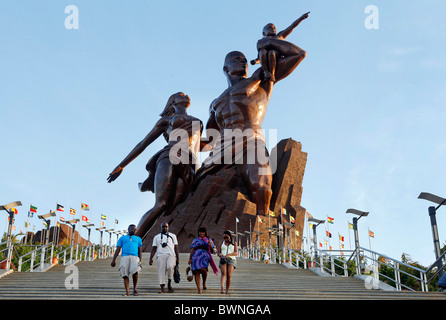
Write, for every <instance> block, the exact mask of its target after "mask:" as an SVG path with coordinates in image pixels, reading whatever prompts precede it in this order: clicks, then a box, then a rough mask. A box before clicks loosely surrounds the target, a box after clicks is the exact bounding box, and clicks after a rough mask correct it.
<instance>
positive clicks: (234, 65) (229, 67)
mask: <svg viewBox="0 0 446 320" xmlns="http://www.w3.org/2000/svg"><path fill="white" fill-rule="evenodd" d="M223 71H224V72H225V74H226V75H227V76H228V77H230V76H242V77H246V76H247V75H248V60H246V57H245V55H244V54H243V53H242V52H240V51H231V52H229V53H228V54H227V55H226V57H225V63H224V65H223Z"/></svg>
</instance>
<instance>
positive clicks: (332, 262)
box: [311, 249, 351, 277]
mask: <svg viewBox="0 0 446 320" xmlns="http://www.w3.org/2000/svg"><path fill="white" fill-rule="evenodd" d="M337 251H340V250H330V252H331V253H333V252H337ZM347 251H348V250H347ZM342 252H346V250H342ZM316 253H317V254H316V255H315V256H312V258H311V262H312V264H315V265H317V266H319V268H320V270H321V273H325V272H327V273H328V274H331V276H332V277H336V276H342V277H348V263H349V261H350V259H351V256H350V259H349V260H344V259H339V258H338V257H336V255H334V254H331V253H328V252H327V250H320V249H316ZM316 256H317V257H318V258H319V261H318V259H315V257H316ZM324 262H325V263H327V262H328V264H329V268H328V267H326V266H325V263H324ZM336 267H338V268H340V269H341V270H342V271H343V272H342V273H341V274H338V273H337V272H336Z"/></svg>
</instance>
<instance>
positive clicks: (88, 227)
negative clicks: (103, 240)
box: [83, 223, 94, 260]
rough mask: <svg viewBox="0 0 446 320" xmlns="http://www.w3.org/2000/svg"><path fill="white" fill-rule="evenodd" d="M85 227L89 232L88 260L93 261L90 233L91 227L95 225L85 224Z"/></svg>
mask: <svg viewBox="0 0 446 320" xmlns="http://www.w3.org/2000/svg"><path fill="white" fill-rule="evenodd" d="M83 227H84V228H85V229H87V230H88V240H87V246H88V247H89V249H88V260H91V247H92V245H90V233H91V227H94V223H89V224H84V225H83Z"/></svg>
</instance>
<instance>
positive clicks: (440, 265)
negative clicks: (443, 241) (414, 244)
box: [418, 192, 446, 277]
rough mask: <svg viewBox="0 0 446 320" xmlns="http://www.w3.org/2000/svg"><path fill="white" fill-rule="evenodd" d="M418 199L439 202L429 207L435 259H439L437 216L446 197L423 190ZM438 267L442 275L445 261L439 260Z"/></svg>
mask: <svg viewBox="0 0 446 320" xmlns="http://www.w3.org/2000/svg"><path fill="white" fill-rule="evenodd" d="M418 199H423V200H428V201H430V202H433V203H436V204H438V206H437V207H434V206H430V207H429V208H428V212H429V217H430V220H431V228H432V237H433V240H434V252H435V259H436V260H438V259H439V258H440V256H441V250H440V238H439V236H438V227H437V217H436V213H437V210H438V209H439V208H440V207H441V206H442V205H444V204H446V199H444V198H441V197H439V196H436V195H434V194H431V193H427V192H421V193H420V195H419V196H418ZM437 267H438V270H439V272H440V277H441V276H442V275H443V261H442V260H440V261H437Z"/></svg>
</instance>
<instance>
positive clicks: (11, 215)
mask: <svg viewBox="0 0 446 320" xmlns="http://www.w3.org/2000/svg"><path fill="white" fill-rule="evenodd" d="M21 205H22V203H21V202H20V201H14V202H11V203H8V204H5V205H3V206H0V210H5V211H6V212H7V213H8V215H9V223H8V231H7V238H6V246H7V250H6V270H9V267H10V265H11V256H12V241H11V237H12V225H13V222H14V211H12V210H11V209H12V208H15V207H19V206H21Z"/></svg>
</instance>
